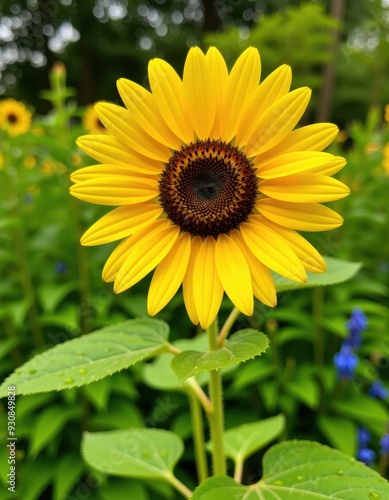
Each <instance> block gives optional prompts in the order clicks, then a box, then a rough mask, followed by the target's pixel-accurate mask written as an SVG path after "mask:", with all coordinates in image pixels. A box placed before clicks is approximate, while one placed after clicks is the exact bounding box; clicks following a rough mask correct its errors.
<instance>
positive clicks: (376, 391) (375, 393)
mask: <svg viewBox="0 0 389 500" xmlns="http://www.w3.org/2000/svg"><path fill="white" fill-rule="evenodd" d="M369 395H370V396H372V397H373V398H377V399H382V400H383V401H384V400H385V399H387V398H388V396H389V390H388V389H387V388H386V387H385V386H384V384H383V383H382V382H381V380H376V381H375V382H373V383H372V384H371V386H370V389H369Z"/></svg>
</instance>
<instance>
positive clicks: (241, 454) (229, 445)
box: [223, 415, 285, 462]
mask: <svg viewBox="0 0 389 500" xmlns="http://www.w3.org/2000/svg"><path fill="white" fill-rule="evenodd" d="M284 428H285V417H284V416H283V415H277V416H275V417H271V418H267V419H265V420H261V421H259V422H253V423H250V424H243V425H240V426H239V427H234V428H233V429H228V430H227V431H225V433H224V436H223V438H224V449H225V453H226V455H227V457H229V458H231V459H232V460H234V461H235V462H236V461H238V460H240V461H243V460H245V459H246V458H247V457H249V456H250V455H252V454H253V453H255V452H256V451H258V450H260V449H261V448H263V447H264V446H266V445H267V444H268V443H270V442H271V441H273V439H275V438H276V437H278V436H279V435H280V434H281V432H282V431H283V430H284Z"/></svg>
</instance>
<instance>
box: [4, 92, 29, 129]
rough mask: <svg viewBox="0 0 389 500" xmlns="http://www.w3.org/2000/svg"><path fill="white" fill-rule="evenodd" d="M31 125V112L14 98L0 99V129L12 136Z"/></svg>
mask: <svg viewBox="0 0 389 500" xmlns="http://www.w3.org/2000/svg"><path fill="white" fill-rule="evenodd" d="M30 127H31V112H30V111H28V109H27V108H26V106H25V105H24V104H23V103H21V102H19V101H16V100H15V99H4V100H3V101H0V129H3V130H6V132H7V133H8V134H9V135H11V136H12V137H16V136H18V135H21V134H24V133H25V132H27V131H28V130H29V129H30Z"/></svg>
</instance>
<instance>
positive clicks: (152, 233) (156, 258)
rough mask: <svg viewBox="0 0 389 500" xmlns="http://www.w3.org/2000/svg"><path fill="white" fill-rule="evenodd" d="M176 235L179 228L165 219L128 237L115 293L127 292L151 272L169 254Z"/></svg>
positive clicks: (117, 276)
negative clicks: (124, 258)
mask: <svg viewBox="0 0 389 500" xmlns="http://www.w3.org/2000/svg"><path fill="white" fill-rule="evenodd" d="M178 233H179V227H178V226H171V225H170V223H169V221H168V220H166V219H165V220H156V221H154V222H153V223H152V224H150V225H149V226H148V227H147V228H145V229H143V230H141V231H139V232H137V233H135V234H134V235H133V236H130V241H131V247H130V248H129V249H128V252H127V257H126V260H125V261H124V263H123V264H122V266H121V268H120V269H119V271H118V273H117V275H116V278H115V284H114V291H115V293H121V292H123V291H124V290H127V289H128V288H130V287H132V286H133V285H135V283H138V281H140V280H141V279H142V278H144V277H145V276H146V274H148V273H149V272H150V271H152V270H153V269H154V268H155V267H156V266H157V265H158V264H159V263H160V262H161V260H162V259H163V258H164V257H165V256H166V255H167V254H168V253H169V252H170V250H171V248H172V247H173V245H174V242H175V241H176V240H177V236H178Z"/></svg>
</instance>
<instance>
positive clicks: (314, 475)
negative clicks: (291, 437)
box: [192, 441, 389, 500]
mask: <svg viewBox="0 0 389 500" xmlns="http://www.w3.org/2000/svg"><path fill="white" fill-rule="evenodd" d="M388 495H389V484H388V483H387V482H386V481H385V480H384V479H383V478H382V477H380V476H379V475H378V474H377V473H376V472H375V471H373V470H372V469H370V468H369V467H366V466H365V465H364V464H362V463H360V462H357V461H356V460H355V458H350V457H348V456H347V455H344V454H343V453H341V452H340V451H337V450H332V449H331V448H328V446H323V445H321V444H319V443H313V442H309V441H286V442H284V443H281V444H277V445H275V446H273V447H272V448H271V449H270V450H269V451H267V452H266V453H265V456H264V458H263V477H262V479H261V480H260V481H259V482H258V483H256V484H254V485H251V486H242V485H241V484H239V483H237V482H236V481H234V480H233V479H232V478H229V477H223V476H219V477H212V478H210V479H207V480H206V481H204V482H203V483H202V484H201V485H200V486H199V487H198V488H197V489H196V490H195V492H194V494H193V497H192V500H258V499H259V498H260V499H262V500H302V499H304V500H325V499H328V500H333V499H335V498H336V499H338V500H357V499H358V500H362V499H366V500H370V499H371V500H373V499H374V498H375V499H377V500H379V499H381V500H384V498H389V497H388Z"/></svg>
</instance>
